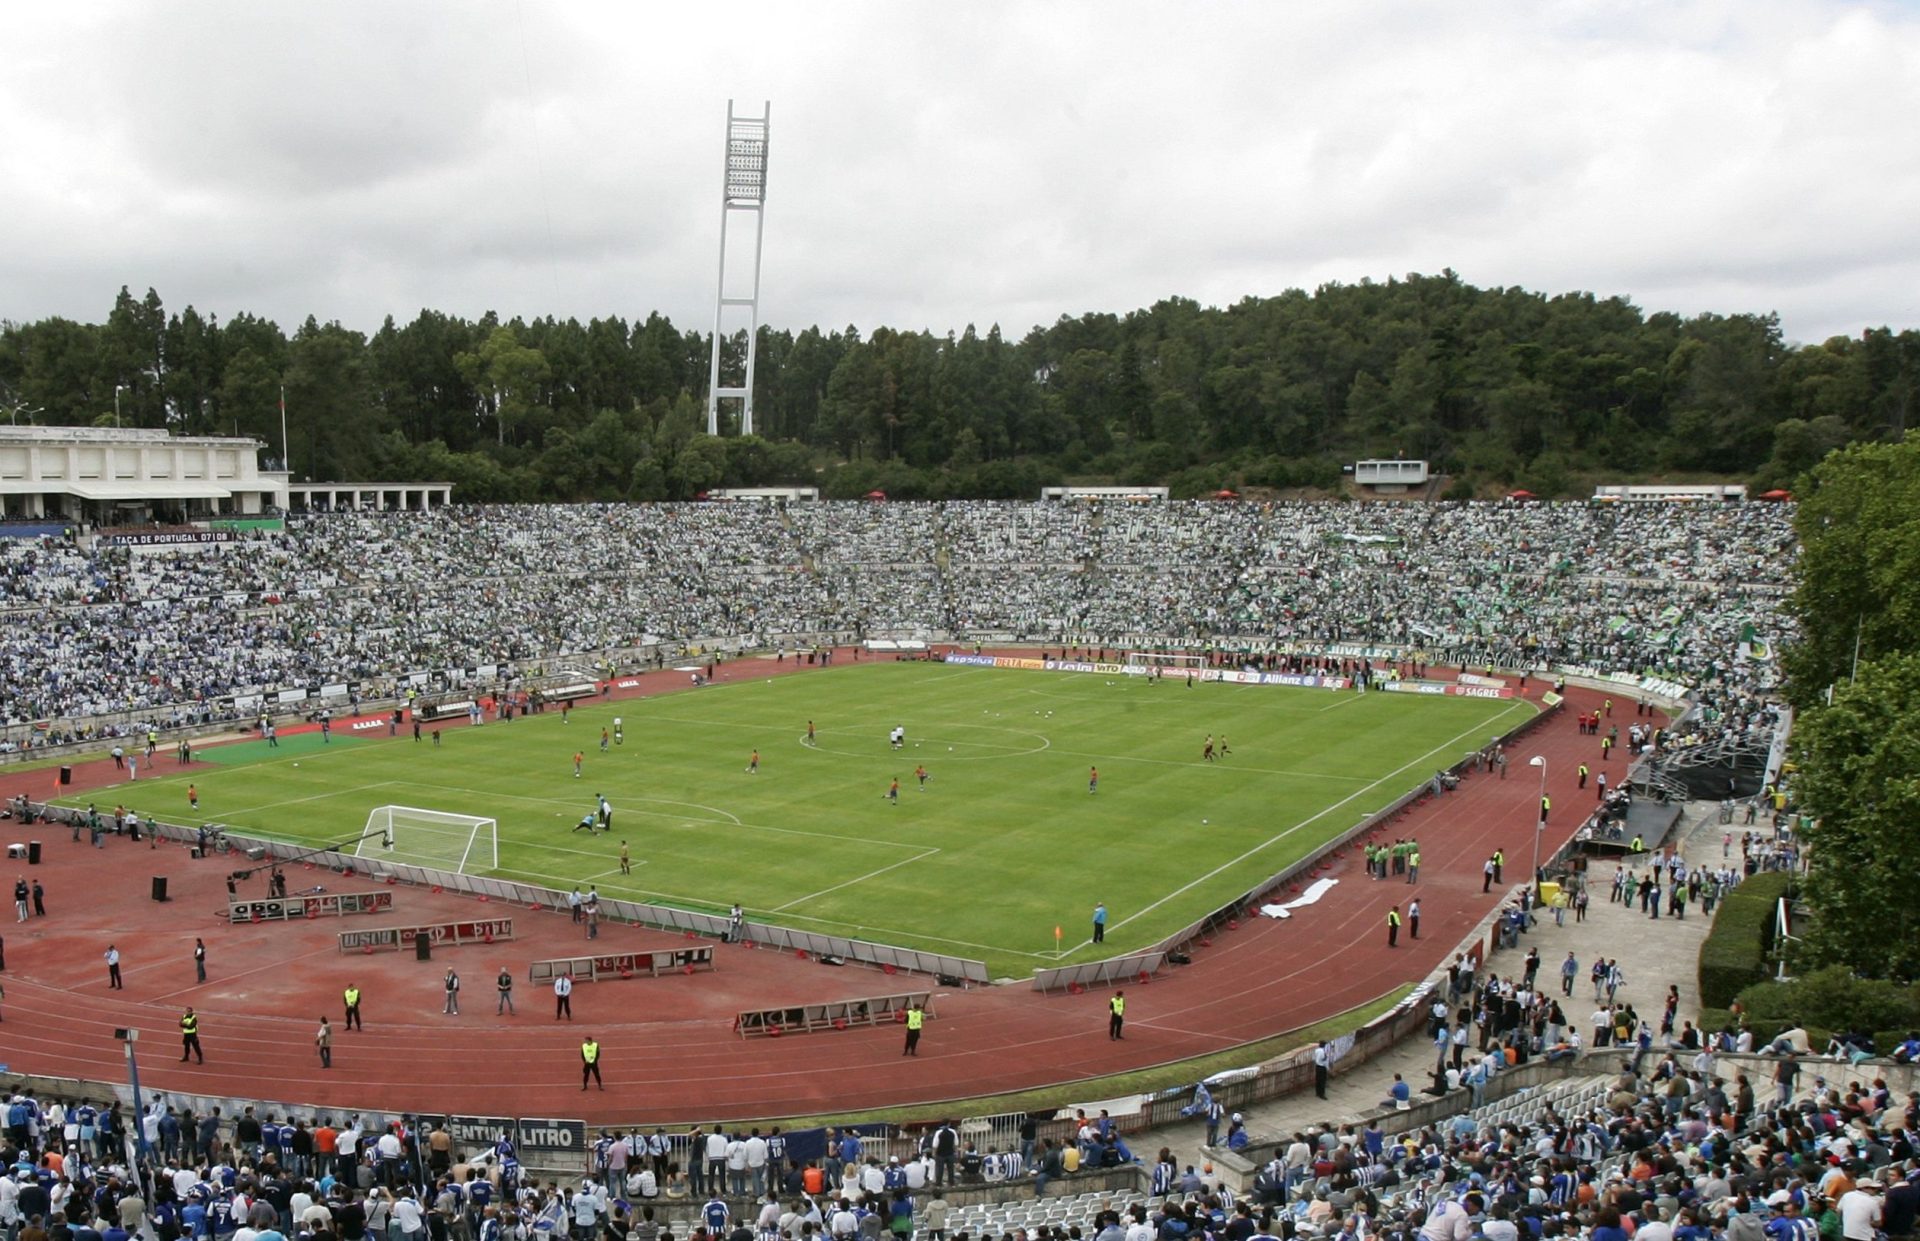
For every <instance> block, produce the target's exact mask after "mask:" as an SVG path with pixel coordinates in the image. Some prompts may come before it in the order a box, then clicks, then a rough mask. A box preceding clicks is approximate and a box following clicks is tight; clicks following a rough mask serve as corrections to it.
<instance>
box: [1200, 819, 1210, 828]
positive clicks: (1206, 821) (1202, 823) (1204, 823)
mask: <svg viewBox="0 0 1920 1241" xmlns="http://www.w3.org/2000/svg"><path fill="white" fill-rule="evenodd" d="M1210 822H1212V820H1211V819H1202V820H1200V826H1201V827H1205V826H1206V825H1207V824H1208V823H1210Z"/></svg>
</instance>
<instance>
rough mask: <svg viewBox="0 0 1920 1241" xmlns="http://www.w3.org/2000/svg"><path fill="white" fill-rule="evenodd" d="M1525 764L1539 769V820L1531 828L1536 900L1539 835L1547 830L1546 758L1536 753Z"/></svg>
mask: <svg viewBox="0 0 1920 1241" xmlns="http://www.w3.org/2000/svg"><path fill="white" fill-rule="evenodd" d="M1527 766H1529V767H1538V768H1539V769H1540V822H1539V823H1537V824H1535V825H1534V829H1533V895H1534V898H1535V900H1536V901H1537V900H1538V898H1539V896H1540V837H1541V836H1543V835H1544V834H1545V833H1546V830H1547V760H1546V757H1545V756H1544V755H1540V754H1536V755H1534V756H1533V757H1532V758H1530V759H1528V760H1527Z"/></svg>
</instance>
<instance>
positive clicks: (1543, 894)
mask: <svg viewBox="0 0 1920 1241" xmlns="http://www.w3.org/2000/svg"><path fill="white" fill-rule="evenodd" d="M1563 899H1565V898H1564V896H1563V895H1562V893H1561V891H1560V885H1559V884H1557V883H1551V882H1548V883H1543V884H1541V885H1540V903H1541V904H1542V905H1545V906H1546V907H1547V908H1548V909H1552V908H1553V907H1554V906H1555V905H1558V904H1559V903H1560V902H1561V901H1562V900H1563Z"/></svg>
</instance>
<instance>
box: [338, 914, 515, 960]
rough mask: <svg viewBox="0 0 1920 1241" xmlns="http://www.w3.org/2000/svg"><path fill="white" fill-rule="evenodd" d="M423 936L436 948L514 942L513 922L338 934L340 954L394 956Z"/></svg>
mask: <svg viewBox="0 0 1920 1241" xmlns="http://www.w3.org/2000/svg"><path fill="white" fill-rule="evenodd" d="M423 935H424V936H426V937H427V939H428V940H430V941H431V942H432V943H433V946H434V947H436V948H439V947H448V948H452V947H457V946H459V945H461V944H491V943H493V942H494V941H495V940H502V939H512V938H513V919H512V918H486V919H479V920H475V921H472V922H436V923H433V924H432V925H429V926H387V927H380V928H378V929H377V930H372V931H342V932H340V951H342V952H364V951H366V950H368V949H372V950H373V951H375V952H381V951H386V952H393V951H398V950H400V949H405V948H411V947H413V944H414V941H415V940H417V939H419V938H420V937H421V936H423Z"/></svg>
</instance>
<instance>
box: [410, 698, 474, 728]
mask: <svg viewBox="0 0 1920 1241" xmlns="http://www.w3.org/2000/svg"><path fill="white" fill-rule="evenodd" d="M473 706H474V700H473V699H471V698H450V699H445V700H442V701H440V702H420V703H416V704H415V705H414V708H413V714H414V717H415V718H417V719H418V720H419V721H420V722H421V723H422V724H438V723H439V722H440V721H441V720H457V719H460V718H462V717H463V716H468V715H471V714H473Z"/></svg>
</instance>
